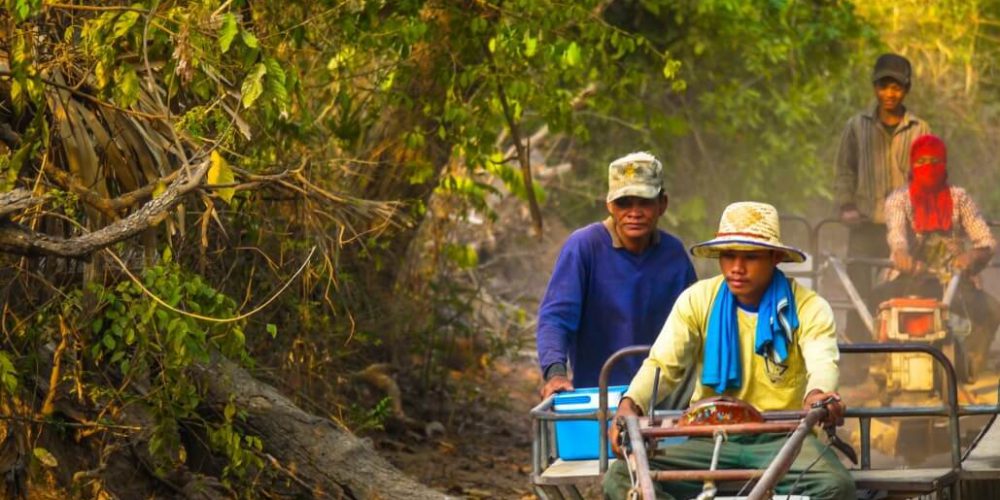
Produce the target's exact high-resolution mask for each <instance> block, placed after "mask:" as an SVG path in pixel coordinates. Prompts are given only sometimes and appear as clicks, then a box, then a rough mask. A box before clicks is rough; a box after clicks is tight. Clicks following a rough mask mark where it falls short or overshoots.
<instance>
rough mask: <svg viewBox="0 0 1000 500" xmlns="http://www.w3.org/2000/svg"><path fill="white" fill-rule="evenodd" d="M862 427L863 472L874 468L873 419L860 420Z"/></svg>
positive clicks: (863, 418)
mask: <svg viewBox="0 0 1000 500" xmlns="http://www.w3.org/2000/svg"><path fill="white" fill-rule="evenodd" d="M859 420H860V422H859V425H860V427H861V470H868V469H871V468H872V419H871V418H868V417H862V418H860V419H859Z"/></svg>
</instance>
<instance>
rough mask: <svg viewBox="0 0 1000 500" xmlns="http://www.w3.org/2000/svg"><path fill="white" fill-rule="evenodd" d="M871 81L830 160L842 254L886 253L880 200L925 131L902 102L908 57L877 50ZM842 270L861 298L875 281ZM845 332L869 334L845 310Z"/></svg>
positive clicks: (866, 270)
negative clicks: (843, 238) (844, 230)
mask: <svg viewBox="0 0 1000 500" xmlns="http://www.w3.org/2000/svg"><path fill="white" fill-rule="evenodd" d="M871 82H872V91H873V94H874V97H875V102H873V103H872V104H871V105H869V106H868V107H867V108H866V109H864V110H862V111H861V112H860V113H857V114H855V115H854V116H852V117H851V118H850V119H849V120H848V121H847V124H846V125H845V127H844V132H843V134H842V135H841V137H840V146H839V148H838V149H837V156H836V161H835V162H834V166H835V176H834V185H833V195H834V201H835V204H836V205H835V209H836V210H837V213H838V214H839V216H840V220H841V221H843V222H844V223H845V224H847V226H848V239H847V257H848V258H852V257H866V258H885V257H888V256H889V249H888V248H886V247H885V230H886V226H885V224H886V222H885V199H886V197H887V196H889V194H891V193H892V192H893V191H894V190H896V189H898V188H900V187H901V186H905V185H906V173H907V171H908V170H909V168H910V146H911V144H913V141H914V140H916V138H917V137H920V136H921V135H924V134H929V133H930V132H931V128H930V125H928V124H927V122H926V121H924V120H922V119H920V118H919V117H917V116H916V115H915V114H914V113H913V111H912V110H910V109H909V107H907V106H906V105H905V104H904V102H905V100H906V97H907V95H908V94H909V93H910V89H911V85H912V83H913V71H912V67H911V65H910V61H909V60H908V59H906V58H905V57H903V56H902V55H900V54H882V55H881V56H879V58H878V59H877V60H876V61H875V67H874V69H873V70H872V75H871ZM847 273H848V274H849V275H850V277H851V282H852V283H854V287H855V288H856V289H857V291H858V293H859V294H860V295H861V298H862V299H864V300H869V299H870V295H871V291H872V285H873V284H874V281H875V280H874V273H873V272H872V266H870V265H868V264H862V263H848V264H847ZM845 333H846V334H847V338H849V339H851V341H852V342H865V341H866V340H870V339H871V335H870V334H869V332H868V329H867V328H865V327H864V324H863V323H862V322H861V318H860V317H859V316H858V315H857V313H855V312H853V311H850V312H848V315H847V325H846V332H845ZM852 362H853V363H856V364H857V363H861V364H867V363H868V357H867V356H863V357H855V358H854V359H853V360H852ZM865 373H866V370H845V372H844V375H845V377H844V379H845V380H844V382H845V383H847V384H852V383H857V382H861V381H862V380H864V374H865Z"/></svg>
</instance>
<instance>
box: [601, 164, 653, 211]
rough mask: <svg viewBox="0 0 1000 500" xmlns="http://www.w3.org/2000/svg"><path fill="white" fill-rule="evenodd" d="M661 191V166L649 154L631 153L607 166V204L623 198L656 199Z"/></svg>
mask: <svg viewBox="0 0 1000 500" xmlns="http://www.w3.org/2000/svg"><path fill="white" fill-rule="evenodd" d="M662 190H663V165H662V164H660V160H657V159H656V157H655V156H653V155H651V154H649V153H645V152H643V153H631V154H628V155H626V156H623V157H621V158H619V159H617V160H615V161H613V162H611V165H608V202H609V203H610V202H612V201H615V200H617V199H618V198H622V197H625V196H638V197H640V198H656V197H657V196H658V195H659V194H660V192H661V191H662Z"/></svg>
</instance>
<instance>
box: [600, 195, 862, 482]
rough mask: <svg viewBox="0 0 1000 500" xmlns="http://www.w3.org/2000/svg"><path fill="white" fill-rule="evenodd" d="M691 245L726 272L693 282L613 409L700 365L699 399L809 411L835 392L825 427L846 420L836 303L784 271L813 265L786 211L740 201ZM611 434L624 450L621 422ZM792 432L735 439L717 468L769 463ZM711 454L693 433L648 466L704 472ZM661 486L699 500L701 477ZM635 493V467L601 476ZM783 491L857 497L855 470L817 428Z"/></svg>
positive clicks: (642, 405) (638, 408)
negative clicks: (789, 233) (784, 237)
mask: <svg viewBox="0 0 1000 500" xmlns="http://www.w3.org/2000/svg"><path fill="white" fill-rule="evenodd" d="M691 253H692V254H693V255H695V256H698V257H705V258H711V259H718V261H719V267H720V268H721V270H722V274H721V275H719V276H716V277H714V278H709V279H705V280H701V281H699V282H697V283H695V284H694V285H692V286H691V287H690V288H688V289H687V290H685V291H684V293H682V294H681V296H680V297H678V299H677V302H676V304H675V305H674V308H673V310H672V311H671V312H670V316H669V317H668V318H667V321H666V323H665V324H664V325H663V329H662V331H661V332H660V335H659V336H658V337H657V339H656V342H655V343H654V344H653V347H652V350H651V351H650V353H649V357H648V358H647V359H646V360H645V361H644V362H643V364H642V367H641V368H640V369H639V372H638V373H637V374H636V376H635V378H633V379H632V383H631V384H630V385H629V389H628V391H627V392H626V393H625V396H624V397H623V398H622V400H621V402H620V403H619V406H618V410H617V413H616V417H617V416H625V415H641V414H644V413H647V412H648V411H649V408H648V407H647V405H649V404H650V400H651V398H652V397H653V394H652V393H653V384H654V380H653V379H654V377H655V372H656V369H657V368H659V369H660V379H659V383H658V387H659V389H658V391H657V392H658V393H657V396H658V399H659V400H662V399H663V398H664V397H666V395H667V394H669V393H670V392H671V391H672V390H674V388H675V387H676V385H677V383H678V381H679V379H680V377H681V374H682V373H684V372H685V370H686V369H687V368H688V367H692V366H693V367H694V369H695V372H694V374H695V378H696V380H697V383H696V386H695V389H694V394H693V395H692V397H691V401H692V402H694V401H698V400H700V399H703V398H707V397H712V396H730V397H735V398H738V399H741V400H743V401H745V402H747V403H749V404H751V405H753V406H754V407H755V408H757V409H758V410H760V411H777V410H798V409H808V408H810V407H811V405H812V404H813V403H817V402H821V401H824V400H827V399H828V398H833V399H834V400H835V402H834V403H832V404H829V405H828V406H827V408H828V409H829V410H830V415H829V418H828V421H827V423H828V424H834V423H839V422H842V421H843V412H844V405H843V403H841V402H840V398H839V396H838V395H837V393H836V392H835V391H836V389H837V379H838V376H839V371H838V368H837V362H838V360H839V351H838V349H837V337H836V331H835V325H834V316H833V311H832V309H831V308H830V305H829V304H828V303H827V302H826V300H824V299H823V298H822V297H820V296H819V295H817V294H816V293H815V292H813V291H812V290H809V289H807V288H805V287H803V286H802V285H800V284H798V283H797V282H796V281H795V280H793V279H789V278H787V277H786V276H785V275H784V274H783V273H782V272H781V270H780V269H778V267H777V266H778V264H779V263H780V262H802V261H804V260H805V254H804V253H803V252H802V251H801V250H798V249H796V248H793V247H790V246H787V245H785V244H783V243H782V242H781V230H780V227H779V224H778V212H777V210H776V209H775V208H774V207H773V206H771V205H768V204H765V203H757V202H739V203H733V204H731V205H729V206H728V207H727V208H726V210H725V212H723V214H722V219H721V221H720V222H719V231H718V233H716V237H715V238H714V239H712V240H709V241H706V242H704V243H700V244H698V245H695V246H694V247H692V248H691ZM609 433H610V438H611V442H612V443H613V446H614V448H615V453H616V454H618V455H619V456H621V451H620V449H619V448H618V443H617V441H618V434H619V431H618V428H617V426H615V425H612V426H611V430H610V431H609ZM784 438H785V436H782V435H775V434H760V435H734V436H729V442H727V443H725V444H723V446H722V448H721V453H720V457H719V462H718V468H719V469H733V468H738V469H764V468H766V467H767V465H768V463H769V461H770V459H771V458H773V457H774V456H775V454H776V453H777V451H778V450H779V449H780V448H781V445H782V444H783V442H784ZM712 455H713V441H712V440H711V439H710V438H690V439H688V440H686V441H685V442H683V443H681V444H678V445H673V446H665V447H663V448H662V449H661V450H659V451H658V452H657V454H656V455H654V456H652V457H650V459H649V465H650V468H652V469H659V470H665V469H707V468H708V465H709V462H710V461H711V458H712ZM656 487H657V494H658V495H659V497H660V498H692V497H693V496H695V495H697V494H698V493H699V491H700V490H701V488H702V485H701V484H698V483H692V482H672V483H659V484H657V485H656ZM630 489H631V481H630V478H629V471H628V468H627V465H626V463H625V462H624V461H622V460H618V461H615V462H614V463H613V464H612V465H611V467H610V468H609V470H608V473H607V474H606V475H605V478H604V492H605V496H606V497H607V498H614V499H619V498H626V495H627V494H628V492H629V490H630ZM777 492H778V493H782V494H792V493H794V494H799V495H808V496H809V497H810V498H812V499H813V500H816V499H848V498H854V494H855V490H854V483H853V481H852V479H851V476H850V474H849V473H848V472H847V470H846V469H845V468H844V466H843V465H842V464H841V463H840V461H839V460H838V459H837V457H836V456H834V454H833V452H832V450H830V449H828V448H827V447H825V446H824V445H822V444H820V442H819V440H818V439H817V438H816V437H815V436H813V435H809V436H808V437H807V438H806V441H805V442H804V443H803V446H802V451H801V453H800V454H799V456H798V458H797V459H796V461H795V463H794V464H793V465H792V467H791V469H790V470H789V473H788V474H787V475H786V476H785V477H784V478H783V479H782V482H781V483H779V485H778V487H777Z"/></svg>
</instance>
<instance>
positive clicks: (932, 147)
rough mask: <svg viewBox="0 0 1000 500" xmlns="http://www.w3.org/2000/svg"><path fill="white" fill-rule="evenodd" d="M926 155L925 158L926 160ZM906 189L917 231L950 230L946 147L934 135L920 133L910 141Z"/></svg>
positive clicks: (950, 207) (950, 206) (950, 209)
mask: <svg viewBox="0 0 1000 500" xmlns="http://www.w3.org/2000/svg"><path fill="white" fill-rule="evenodd" d="M921 159H924V160H925V161H921ZM928 159H929V160H930V161H929V162H928V161H926V160H928ZM918 163H919V164H918ZM909 189H910V203H911V204H912V205H913V226H914V229H915V230H916V231H917V232H918V233H927V232H931V231H949V230H951V216H952V213H951V211H952V200H951V190H950V189H949V188H948V150H947V149H946V148H945V146H944V141H942V140H941V139H940V138H938V137H937V136H936V135H930V134H927V135H922V136H920V137H918V138H917V139H916V140H915V141H913V145H912V146H911V147H910V188H909Z"/></svg>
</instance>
